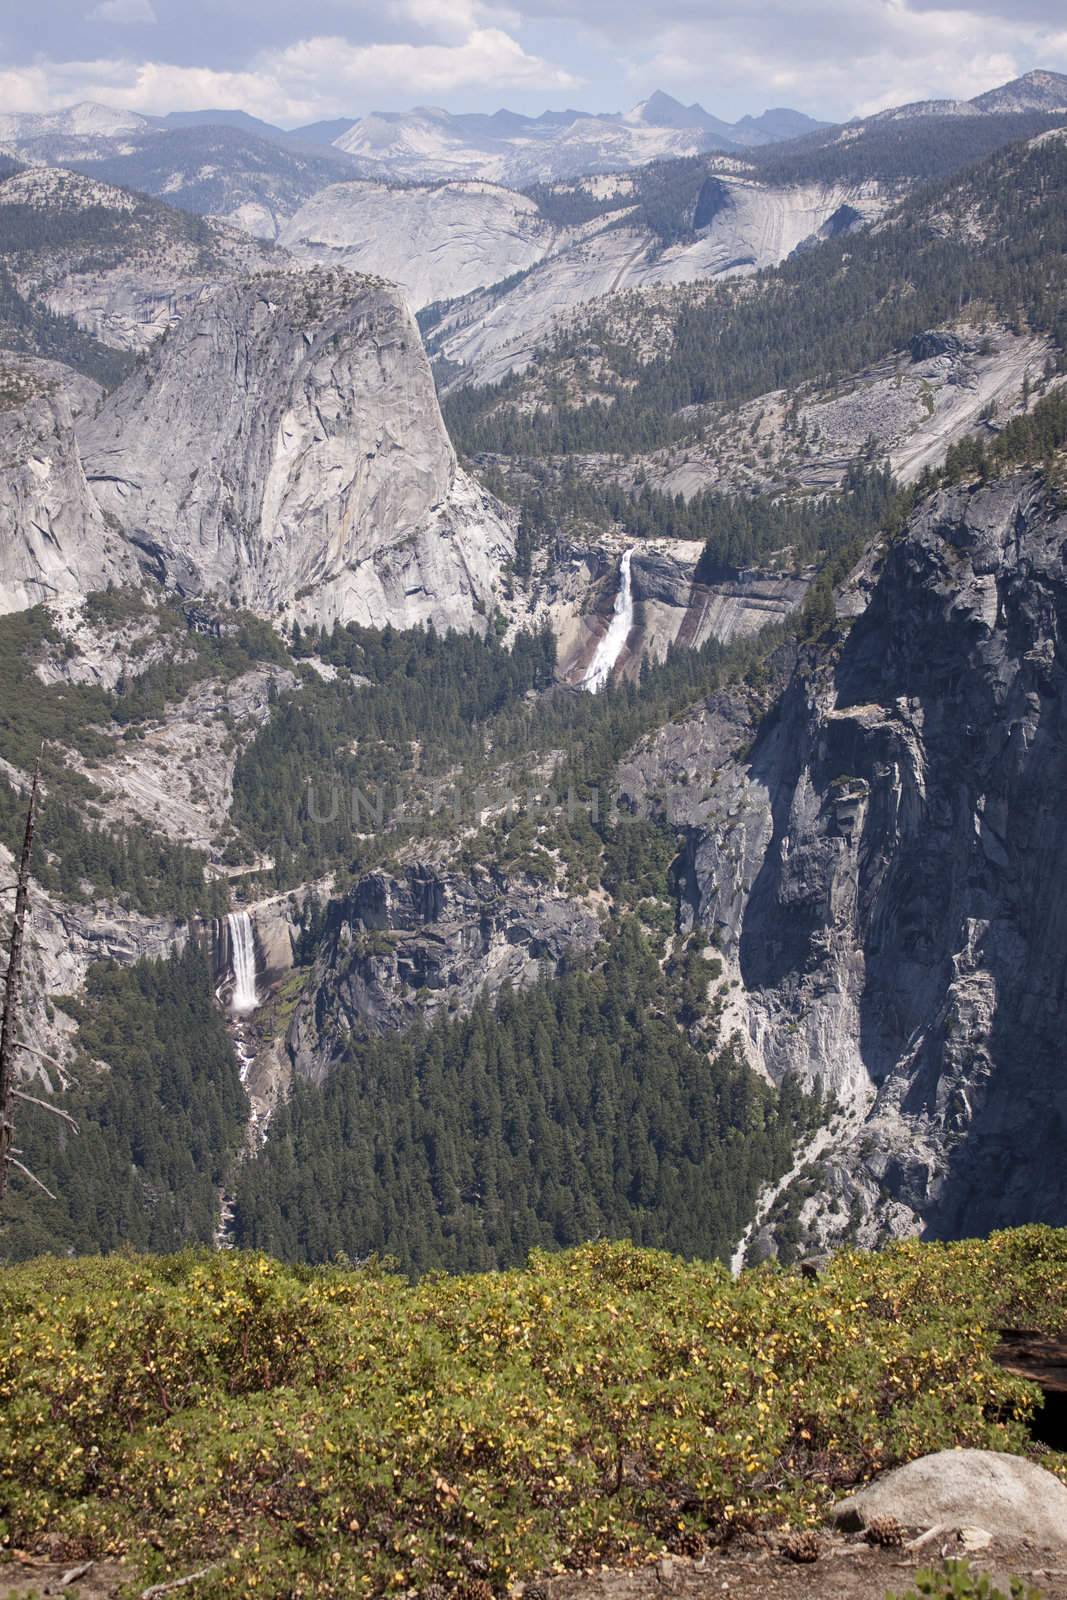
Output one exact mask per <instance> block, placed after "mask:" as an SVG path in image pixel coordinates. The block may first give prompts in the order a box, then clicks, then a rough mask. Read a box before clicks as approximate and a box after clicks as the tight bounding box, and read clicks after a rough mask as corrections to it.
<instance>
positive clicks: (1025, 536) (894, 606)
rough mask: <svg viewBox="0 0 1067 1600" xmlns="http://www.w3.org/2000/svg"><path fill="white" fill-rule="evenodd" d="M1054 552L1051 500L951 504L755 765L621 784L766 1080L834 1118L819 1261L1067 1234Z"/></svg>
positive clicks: (725, 757) (1059, 630) (656, 760)
mask: <svg viewBox="0 0 1067 1600" xmlns="http://www.w3.org/2000/svg"><path fill="white" fill-rule="evenodd" d="M1065 549H1067V517H1065V516H1064V513H1063V510H1062V508H1061V506H1060V505H1059V503H1058V502H1057V500H1056V498H1055V497H1054V495H1052V494H1051V493H1049V492H1047V491H1046V490H1045V489H1044V488H1043V486H1042V483H1041V480H1040V479H1038V478H1036V477H1033V476H1026V475H1024V476H1020V477H1017V478H1014V479H1011V480H1006V481H1003V482H1001V483H998V484H995V485H992V486H990V487H988V488H982V489H974V490H966V489H962V490H955V491H951V492H946V493H943V494H941V495H940V496H938V497H936V498H935V499H934V500H932V501H931V502H928V503H927V505H926V506H925V507H924V508H923V509H922V510H921V511H920V512H919V513H918V514H917V516H916V517H915V519H914V520H913V522H912V524H911V526H910V528H909V530H908V532H907V534H906V535H905V536H904V537H903V538H902V539H900V540H899V541H898V542H897V543H896V544H894V545H893V546H892V547H891V548H890V549H889V551H888V552H887V553H886V554H885V555H884V558H883V560H882V563H881V567H880V570H878V569H877V568H873V569H872V571H871V572H869V573H868V574H867V579H868V580H869V581H870V584H871V587H870V597H869V601H868V603H867V605H866V608H865V609H864V610H863V611H862V613H861V614H860V615H859V616H858V617H856V619H855V621H854V622H853V624H852V626H851V629H850V631H848V632H847V633H845V634H844V636H843V637H842V639H841V641H840V643H839V644H838V645H837V647H836V648H835V649H834V650H831V651H828V650H826V649H825V648H820V649H818V650H814V651H812V650H808V651H805V652H802V653H801V656H800V659H799V661H798V663H797V665H796V667H795V669H794V670H793V671H792V673H791V676H790V678H789V681H788V683H787V685H786V687H785V689H784V692H783V693H782V694H781V695H780V697H779V698H778V700H777V702H776V704H775V705H774V707H773V709H772V710H771V712H770V714H768V715H767V716H766V717H764V719H763V721H762V723H760V724H759V726H758V728H755V729H753V730H752V734H751V735H750V736H749V737H748V738H747V739H746V737H745V733H744V729H743V727H742V728H738V727H736V726H735V725H733V724H732V723H730V724H729V725H727V724H724V722H723V718H722V716H721V715H720V716H718V717H715V716H711V715H709V714H708V713H705V714H704V715H703V716H702V717H701V718H698V719H693V720H692V722H691V726H690V743H691V745H693V746H694V748H684V749H682V748H679V740H680V739H681V736H682V731H683V730H681V729H676V730H674V731H673V733H672V736H671V737H672V739H673V741H674V743H673V745H672V747H671V749H670V750H668V749H667V748H666V745H665V744H664V743H663V741H662V740H661V741H660V743H659V745H657V746H655V747H654V748H652V749H650V751H649V752H647V754H646V756H645V757H644V758H643V760H638V761H636V762H635V763H634V764H633V765H634V770H633V771H632V772H631V773H630V774H629V776H628V783H629V788H630V791H631V793H632V794H633V795H634V796H635V797H636V798H635V804H644V805H646V806H647V805H650V804H651V800H650V799H649V798H648V796H651V795H653V794H655V795H656V796H657V797H658V798H657V801H656V803H657V804H667V805H669V804H670V803H671V799H672V793H671V785H672V782H673V784H674V790H673V800H674V804H675V806H676V811H675V813H674V820H675V821H676V822H677V823H678V824H679V825H680V826H682V827H684V828H685V829H686V831H687V834H688V839H689V843H688V847H687V850H686V859H685V873H684V880H685V883H686V897H687V901H688V908H689V909H688V912H687V913H686V914H687V915H688V916H689V917H691V918H692V919H693V920H694V922H697V923H700V924H702V925H704V926H706V927H707V928H708V929H709V931H710V932H711V933H712V936H713V939H714V941H715V942H716V944H717V945H718V946H719V948H720V949H721V950H722V952H723V955H724V958H725V959H726V960H727V962H728V963H729V965H730V970H731V971H732V972H736V973H737V975H738V977H739V979H740V985H739V989H738V991H737V999H736V1001H735V1005H734V1016H735V1018H737V1019H738V1020H739V1021H740V1023H741V1027H742V1030H743V1033H744V1036H745V1038H746V1042H747V1045H748V1048H749V1053H750V1056H751V1058H752V1060H753V1061H754V1063H755V1064H756V1065H757V1066H758V1067H760V1068H762V1070H764V1071H765V1072H766V1073H767V1074H768V1075H769V1076H770V1077H772V1078H774V1079H776V1080H779V1081H780V1080H781V1079H783V1078H785V1077H786V1076H791V1075H792V1076H797V1077H799V1078H801V1079H802V1080H803V1081H805V1082H807V1083H809V1084H812V1083H814V1082H815V1081H816V1080H817V1079H821V1080H822V1082H823V1084H824V1086H825V1087H827V1088H828V1089H831V1090H832V1091H833V1092H834V1094H835V1095H836V1097H837V1099H838V1101H839V1103H840V1104H841V1105H842V1106H843V1108H844V1110H845V1113H846V1116H845V1118H844V1122H843V1125H842V1127H841V1129H840V1130H839V1132H838V1134H837V1135H836V1136H835V1140H834V1142H833V1143H832V1145H831V1146H829V1147H828V1148H827V1150H826V1152H825V1160H824V1168H825V1170H824V1173H823V1191H824V1193H825V1192H826V1191H828V1190H836V1192H837V1195H838V1197H839V1199H840V1200H841V1201H842V1202H843V1204H841V1205H840V1206H829V1205H828V1206H826V1207H825V1209H824V1211H823V1212H822V1213H821V1214H820V1213H819V1212H818V1207H817V1205H816V1203H815V1202H813V1203H812V1206H810V1207H809V1208H808V1212H807V1214H806V1221H808V1222H810V1223H811V1224H812V1233H813V1236H814V1237H815V1238H818V1237H823V1238H828V1239H830V1238H834V1237H835V1236H836V1237H839V1236H840V1232H841V1230H842V1229H845V1228H846V1227H847V1228H849V1229H850V1230H852V1231H854V1232H856V1233H857V1235H858V1237H859V1239H860V1241H861V1242H862V1243H865V1244H874V1243H877V1242H878V1240H879V1239H880V1238H884V1237H885V1236H886V1233H887V1232H889V1233H903V1232H914V1231H917V1230H922V1231H925V1232H926V1233H928V1234H932V1235H936V1236H948V1237H951V1236H957V1235H959V1234H961V1233H964V1232H965V1233H985V1232H987V1231H988V1230H990V1229H992V1228H995V1227H998V1226H1009V1225H1013V1224H1017V1223H1023V1222H1028V1221H1048V1222H1055V1221H1058V1220H1060V1219H1061V1218H1062V1216H1063V1214H1064V1210H1065V1208H1067V1171H1065V1169H1064V1166H1063V1162H1062V1146H1063V1140H1064V1138H1065V1136H1067V1080H1065V1079H1064V1074H1063V1067H1062V1015H1063V1010H1062V1007H1063V997H1064V993H1065V990H1067V957H1065V952H1067V923H1065V918H1067V895H1065V893H1064V887H1065V885H1067V821H1065V814H1064V810H1063V806H1062V804H1061V801H1060V797H1061V796H1062V794H1063V793H1064V792H1065V788H1067V735H1065V730H1064V726H1063V713H1062V707H1063V704H1064V702H1065V696H1067V669H1065V666H1064V662H1063V658H1062V650H1061V646H1060V640H1061V638H1062V634H1063V628H1064V624H1065V621H1067V565H1065V559H1064V551H1065ZM661 746H662V748H661ZM696 746H700V747H702V750H703V761H702V763H701V761H700V759H699V755H698V750H697V748H695V747H696ZM682 768H684V769H685V770H684V771H681V769H682ZM701 769H702V770H701ZM679 772H681V776H679ZM624 776H626V775H625V774H624ZM665 790H666V791H667V797H666V801H664V799H663V798H662V797H663V795H664V791H665ZM643 797H644V798H643ZM850 1211H851V1212H852V1213H853V1214H852V1217H851V1220H849V1216H848V1213H849V1212H850ZM820 1216H821V1220H820ZM857 1217H858V1218H859V1221H857Z"/></svg>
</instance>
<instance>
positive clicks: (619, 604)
mask: <svg viewBox="0 0 1067 1600" xmlns="http://www.w3.org/2000/svg"><path fill="white" fill-rule="evenodd" d="M632 558H633V550H627V551H626V553H625V555H624V556H623V558H622V566H621V568H620V570H619V592H618V594H617V595H616V596H615V610H614V611H613V613H612V617H611V621H610V622H609V623H608V629H607V632H606V633H605V635H604V637H603V638H602V639H601V641H600V643H599V644H598V645H597V647H596V650H595V651H594V653H593V659H592V661H590V663H589V665H588V667H586V669H585V672H584V673H583V674H582V679H581V683H580V685H579V687H580V688H582V689H588V690H589V692H590V693H591V694H596V693H597V692H598V691H599V690H600V689H603V687H604V685H605V684H606V683H607V682H608V681H609V679H610V678H611V674H612V673H613V672H614V670H615V666H616V663H617V662H618V659H619V657H620V656H621V655H622V653H623V651H624V650H625V648H626V641H627V639H628V638H629V637H630V629H631V628H632V627H633V625H634V594H633V584H632V583H631V581H630V562H631V560H632Z"/></svg>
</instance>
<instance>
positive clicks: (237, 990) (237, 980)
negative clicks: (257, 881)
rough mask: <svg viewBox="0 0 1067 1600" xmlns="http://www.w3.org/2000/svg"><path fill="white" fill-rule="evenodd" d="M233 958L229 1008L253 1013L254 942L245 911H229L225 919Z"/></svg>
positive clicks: (254, 992)
mask: <svg viewBox="0 0 1067 1600" xmlns="http://www.w3.org/2000/svg"><path fill="white" fill-rule="evenodd" d="M226 926H227V927H228V929H229V931H230V951H231V954H232V956H233V994H232V995H231V997H230V1006H231V1008H232V1010H234V1011H236V1012H241V1013H243V1012H247V1011H254V1010H255V1009H256V1007H257V1006H258V1004H259V995H258V993H257V992H256V941H255V938H254V936H253V933H252V918H251V917H250V916H249V915H248V912H247V911H231V912H229V913H228V914H227V917H226Z"/></svg>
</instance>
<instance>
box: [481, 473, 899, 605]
mask: <svg viewBox="0 0 1067 1600" xmlns="http://www.w3.org/2000/svg"><path fill="white" fill-rule="evenodd" d="M481 476H482V477H483V479H484V481H485V482H486V484H487V485H488V486H489V487H490V488H491V489H492V490H493V492H494V493H496V494H498V495H499V496H500V497H501V498H502V499H509V498H511V496H512V492H513V491H512V490H511V489H510V488H509V485H508V482H507V479H506V478H505V477H504V476H503V474H502V473H500V472H499V471H497V470H495V469H494V468H493V467H492V466H490V467H488V468H486V469H483V471H482V473H481ZM523 476H524V480H525V481H524V486H523V489H522V492H521V499H520V501H519V509H520V524H519V540H518V543H517V551H516V567H517V569H518V570H520V572H521V569H522V567H523V565H526V566H527V568H528V565H529V560H530V557H532V553H533V551H534V550H535V549H537V548H538V546H541V545H544V544H546V543H547V542H548V541H549V540H550V539H552V538H553V537H554V536H555V535H556V534H558V533H559V532H560V530H561V529H562V528H564V527H565V526H566V525H567V524H568V523H571V522H574V521H588V522H592V523H595V524H597V525H598V526H600V527H613V526H618V527H621V528H623V529H624V530H625V532H626V533H627V534H629V535H632V536H633V537H634V538H638V539H644V538H650V539H689V540H699V539H703V540H704V553H703V555H702V557H701V559H700V564H699V567H698V569H697V577H698V579H699V580H700V581H702V582H709V583H710V582H715V581H719V580H723V579H726V578H730V577H736V575H737V573H738V572H739V571H740V570H741V569H742V568H744V567H751V566H756V565H759V564H760V563H761V562H765V561H767V560H768V558H769V557H771V556H773V555H779V554H780V555H781V557H782V560H783V562H784V564H785V565H787V566H788V567H789V568H790V569H791V570H795V569H796V568H797V567H801V566H805V565H807V564H808V563H809V562H814V561H817V560H818V559H819V558H820V557H822V556H826V555H827V554H831V553H834V552H836V551H837V550H839V549H841V548H842V547H843V546H844V545H846V544H851V543H852V542H853V541H854V540H856V539H857V538H870V537H872V536H873V535H874V534H875V533H877V532H878V531H879V529H881V528H884V527H885V526H887V525H888V524H889V523H892V522H894V521H896V520H897V519H898V518H899V515H900V506H901V504H902V503H903V501H904V500H905V499H906V498H907V497H903V496H902V495H901V493H900V491H899V490H898V489H897V487H896V485H895V484H894V482H893V480H892V477H891V476H890V474H889V472H888V470H885V469H881V468H876V467H875V468H871V467H867V466H864V465H862V464H859V463H857V464H855V465H853V466H852V467H851V468H850V469H849V470H848V472H847V473H846V475H845V480H844V486H843V489H842V491H841V492H840V493H833V494H822V495H812V496H809V497H807V498H805V499H799V498H791V499H786V498H785V497H782V496H775V495H765V494H751V495H742V494H724V493H722V492H721V491H719V490H716V489H704V490H702V491H701V492H700V493H699V494H696V495H693V496H692V497H691V498H690V499H688V500H687V499H686V498H685V496H684V495H681V494H678V495H671V494H664V493H663V492H662V491H661V490H659V489H654V488H652V486H651V485H650V484H645V485H644V486H643V487H642V488H641V489H640V490H637V491H636V492H630V491H629V490H627V489H624V488H622V487H621V486H620V485H619V484H615V483H612V482H610V481H607V482H597V481H596V480H595V479H594V478H592V477H590V476H589V474H588V473H583V472H582V471H581V470H580V469H578V468H576V467H573V466H570V467H567V466H565V467H564V469H563V470H562V471H560V472H555V473H549V472H547V471H543V472H541V473H538V472H536V471H528V472H524V475H523ZM531 479H532V480H533V482H532V483H531V481H530V480H531ZM526 552H528V554H527V553H526Z"/></svg>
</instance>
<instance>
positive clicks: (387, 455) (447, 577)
mask: <svg viewBox="0 0 1067 1600" xmlns="http://www.w3.org/2000/svg"><path fill="white" fill-rule="evenodd" d="M80 441H81V446H82V453H83V457H84V460H85V463H86V472H87V476H88V478H89V481H90V483H91V485H92V488H93V491H94V494H95V495H96V498H97V500H98V501H99V503H100V505H101V507H102V508H103V509H104V510H105V511H106V512H107V513H108V514H109V515H110V516H111V517H113V518H114V519H115V520H116V522H117V523H118V524H119V525H121V527H122V529H123V531H124V532H125V534H126V536H127V538H128V539H130V540H131V541H132V542H133V543H134V544H135V545H136V546H137V547H138V548H139V549H140V550H141V551H142V553H143V555H144V559H145V561H146V564H147V565H148V566H149V567H150V568H151V569H152V570H154V571H155V573H156V574H157V575H158V576H160V577H162V578H163V579H164V580H165V581H166V582H167V583H168V584H171V585H174V586H176V587H177V588H179V589H181V590H182V591H184V592H185V593H192V594H199V593H203V592H208V593H212V594H215V595H219V596H222V597H230V598H232V599H234V600H236V601H237V602H239V603H241V604H244V605H247V606H249V607H250V608H252V609H254V610H257V611H260V612H262V613H264V614H266V615H269V616H279V615H296V616H299V617H300V618H301V619H302V620H316V621H322V622H326V623H329V622H332V621H333V620H334V619H336V618H341V619H342V620H356V621H359V622H362V623H365V624H371V625H378V626H381V625H383V624H384V623H386V622H391V623H393V624H394V625H396V626H401V627H405V626H412V625H414V624H416V623H420V622H427V621H430V620H432V621H433V622H434V624H435V625H436V626H439V627H448V626H452V627H456V628H470V627H472V626H477V625H479V620H480V618H481V617H482V616H483V615H484V614H485V613H486V612H488V611H489V610H491V609H492V605H493V601H494V595H495V587H496V583H497V580H498V577H499V572H500V567H501V565H502V563H503V561H504V560H505V559H506V558H507V556H508V555H509V553H510V549H511V545H510V535H509V533H508V530H507V528H506V527H505V525H504V524H503V522H502V521H501V519H500V517H499V516H498V515H497V513H496V511H495V509H494V506H493V502H492V501H491V500H490V498H489V497H488V496H487V495H485V494H484V493H483V492H482V491H480V490H478V489H477V488H476V487H475V486H474V485H473V484H472V483H471V482H470V481H469V480H468V479H466V478H465V477H464V476H463V474H462V473H460V472H459V471H458V469H457V466H456V460H455V456H454V454H453V451H452V448H451V445H450V444H449V441H448V438H447V435H446V433H445V430H444V426H443V423H442V421H441V416H440V412H439V410H438V406H437V400H436V396H435V394H434V389H433V382H432V379H431V376H430V372H429V367H428V365H427V362H426V358H425V356H424V354H423V351H422V348H421V345H420V342H419V337H418V332H417V330H416V328H415V324H414V322H413V320H412V318H411V316H410V313H409V312H408V311H407V309H406V308H405V307H404V305H403V303H402V302H401V300H400V298H399V296H398V295H397V293H396V291H394V290H393V289H392V288H390V287H389V286H388V285H385V284H383V283H382V282H380V281H379V280H375V279H367V278H355V277H351V276H349V275H348V274H345V273H324V272H312V273H308V274H304V273H297V272H293V273H268V274H259V275H257V276H255V277H253V278H250V279H246V280H243V281H241V282H238V283H234V284H230V285H226V286H225V287H223V288H220V289H218V290H216V291H214V292H213V293H212V294H211V295H209V296H207V297H206V298H205V299H204V300H203V301H202V302H201V304H200V305H199V306H198V308H197V310H196V311H195V312H194V313H193V314H192V315H190V316H189V317H187V318H186V319H185V320H184V321H183V322H182V323H181V325H180V326H179V327H178V328H177V329H175V330H173V331H172V332H171V333H170V334H168V336H167V338H166V339H165V340H164V341H163V343H162V344H161V346H160V347H159V348H158V349H157V350H156V351H155V352H153V354H152V356H151V357H150V358H149V359H148V361H147V362H146V363H145V365H144V366H143V367H142V368H141V369H140V370H139V371H137V372H135V373H134V374H132V375H131V377H130V378H129V379H128V380H127V381H126V382H125V383H124V384H123V385H122V386H121V388H120V389H118V390H117V391H116V392H115V394H114V395H112V396H111V398H110V399H109V400H108V402H107V404H106V405H105V406H104V408H103V409H102V411H101V412H100V414H99V415H98V416H96V417H94V418H93V419H91V420H89V421H87V423H86V425H85V427H84V429H82V430H81V434H80Z"/></svg>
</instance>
